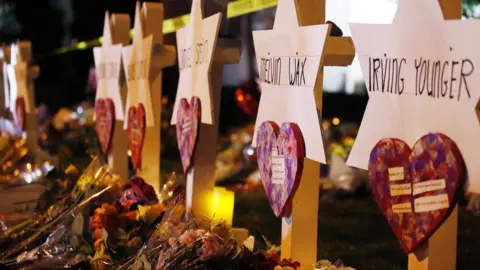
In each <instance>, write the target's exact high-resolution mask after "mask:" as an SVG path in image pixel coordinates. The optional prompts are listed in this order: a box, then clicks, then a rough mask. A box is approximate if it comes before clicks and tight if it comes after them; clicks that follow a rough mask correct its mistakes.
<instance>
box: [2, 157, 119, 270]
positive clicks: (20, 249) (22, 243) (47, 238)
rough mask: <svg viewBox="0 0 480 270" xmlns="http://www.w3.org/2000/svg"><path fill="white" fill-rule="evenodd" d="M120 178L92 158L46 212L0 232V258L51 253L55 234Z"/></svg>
mask: <svg viewBox="0 0 480 270" xmlns="http://www.w3.org/2000/svg"><path fill="white" fill-rule="evenodd" d="M119 181H120V179H118V178H117V177H112V175H111V174H110V172H109V170H108V168H107V166H106V165H104V164H103V163H102V162H100V161H99V160H98V159H97V158H95V159H94V160H93V161H92V162H91V164H90V165H89V166H88V167H87V169H86V170H85V171H84V173H83V174H82V176H80V178H79V179H78V181H77V184H76V185H75V187H74V189H73V191H72V192H71V193H70V194H69V195H68V196H66V197H64V198H62V199H61V200H60V201H59V202H57V203H55V204H53V205H52V206H50V207H49V208H48V210H47V211H46V212H44V213H41V214H37V215H36V216H34V217H33V218H31V219H28V220H27V221H25V222H23V223H22V224H19V225H17V226H16V227H13V228H11V229H9V230H6V231H4V232H3V233H2V235H1V236H0V245H2V251H1V253H0V260H1V261H2V262H3V263H7V264H17V263H19V262H23V261H31V260H34V259H37V257H38V256H37V253H39V250H40V249H41V250H44V251H45V252H43V253H45V254H47V253H49V252H50V253H51V251H46V249H48V248H47V247H49V246H51V244H52V243H54V242H56V240H55V239H57V240H58V239H59V237H56V236H59V235H63V234H64V231H65V230H66V228H68V227H69V226H70V225H71V224H72V223H73V221H74V220H78V219H79V218H78V217H77V216H79V214H81V213H82V212H83V211H85V209H86V208H87V206H89V205H90V202H91V201H94V200H95V199H98V197H99V196H100V195H102V196H106V195H107V194H108V193H109V191H111V190H114V189H115V187H117V186H119V185H120V184H119ZM107 197H108V196H107ZM80 216H81V215H80ZM77 224H79V222H78V221H77ZM54 240H55V241H54ZM57 249H58V248H57ZM29 251H30V252H29ZM40 253H41V252H40ZM19 255H20V256H19Z"/></svg>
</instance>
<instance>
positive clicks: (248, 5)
mask: <svg viewBox="0 0 480 270" xmlns="http://www.w3.org/2000/svg"><path fill="white" fill-rule="evenodd" d="M277 3H278V0H238V1H234V2H230V3H229V4H228V8H227V18H229V19H230V18H234V17H238V16H242V15H245V14H248V13H252V12H257V11H259V10H262V9H266V8H271V7H274V6H276V5H277Z"/></svg>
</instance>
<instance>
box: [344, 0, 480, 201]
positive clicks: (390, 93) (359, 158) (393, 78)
mask: <svg viewBox="0 0 480 270" xmlns="http://www.w3.org/2000/svg"><path fill="white" fill-rule="evenodd" d="M350 28H351V32H352V37H353V41H354V43H355V48H356V50H357V54H358V57H359V60H360V64H361V67H362V71H363V75H364V79H365V82H366V84H367V89H368V95H369V101H368V104H367V108H366V111H365V115H364V117H363V121H362V124H361V126H360V130H359V133H358V136H357V139H356V141H355V145H354V146H353V149H352V152H351V153H350V156H349V159H348V164H349V165H351V166H355V167H359V168H362V169H367V167H368V160H369V156H370V151H371V150H372V148H373V147H374V146H375V144H376V143H377V142H378V141H379V140H381V139H384V138H389V137H393V138H399V139H402V140H404V141H405V142H406V143H408V144H409V145H410V146H413V144H414V143H415V142H416V141H417V140H418V139H420V138H421V137H422V136H423V135H426V134H427V133H429V132H440V133H443V134H445V135H447V136H449V137H450V138H452V139H453V140H454V141H455V142H456V144H457V146H458V147H459V149H460V151H461V153H462V155H463V158H464V160H465V163H466V166H467V169H468V175H469V178H470V187H469V188H470V190H471V191H473V192H480V166H478V164H475V162H476V160H477V159H478V157H479V156H480V145H479V144H478V139H479V138H480V125H479V120H478V119H477V116H476V113H475V106H476V104H477V102H478V101H479V93H480V74H479V67H480V52H479V51H478V37H477V35H476V33H478V32H480V21H478V20H465V21H460V20H447V21H445V20H444V19H443V15H442V11H441V8H440V6H439V4H438V2H437V0H402V1H399V6H398V10H397V13H396V15H395V18H394V20H393V23H392V24H378V25H369V24H351V25H350Z"/></svg>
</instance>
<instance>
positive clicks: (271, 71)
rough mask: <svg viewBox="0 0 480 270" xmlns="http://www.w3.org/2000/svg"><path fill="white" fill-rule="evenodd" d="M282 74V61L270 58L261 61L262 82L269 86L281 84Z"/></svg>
mask: <svg viewBox="0 0 480 270" xmlns="http://www.w3.org/2000/svg"><path fill="white" fill-rule="evenodd" d="M281 73H282V59H281V58H280V57H270V58H263V57H262V58H261V59H260V71H259V76H260V80H261V81H263V82H265V83H268V84H276V85H278V84H280V78H281Z"/></svg>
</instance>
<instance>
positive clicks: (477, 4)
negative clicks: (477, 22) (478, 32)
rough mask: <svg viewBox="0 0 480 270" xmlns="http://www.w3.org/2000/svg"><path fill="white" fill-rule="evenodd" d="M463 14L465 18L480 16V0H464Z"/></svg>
mask: <svg viewBox="0 0 480 270" xmlns="http://www.w3.org/2000/svg"><path fill="white" fill-rule="evenodd" d="M462 1H463V16H464V17H465V18H478V17H480V0H462Z"/></svg>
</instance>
